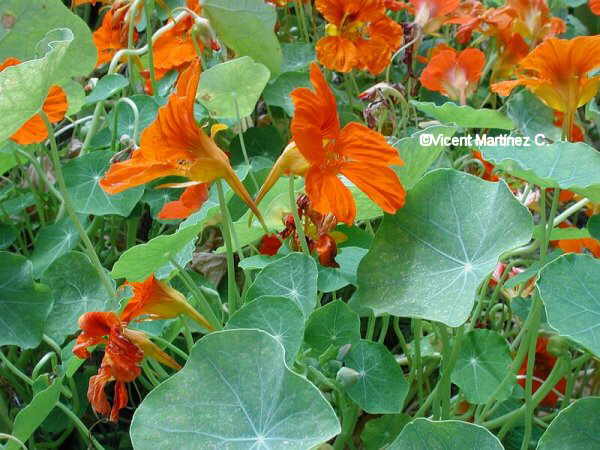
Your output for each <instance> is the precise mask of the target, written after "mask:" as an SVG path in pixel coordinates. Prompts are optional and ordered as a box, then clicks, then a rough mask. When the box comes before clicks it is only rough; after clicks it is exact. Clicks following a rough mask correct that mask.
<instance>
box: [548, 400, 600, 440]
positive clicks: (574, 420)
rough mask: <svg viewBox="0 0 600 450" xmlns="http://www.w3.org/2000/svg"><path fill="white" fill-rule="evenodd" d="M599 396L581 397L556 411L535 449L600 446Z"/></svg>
mask: <svg viewBox="0 0 600 450" xmlns="http://www.w3.org/2000/svg"><path fill="white" fill-rule="evenodd" d="M598 416H600V397H589V398H581V399H579V400H577V401H576V402H575V403H572V404H570V405H569V406H568V407H567V408H565V409H563V410H562V411H560V412H559V413H558V416H556V418H555V419H554V420H553V421H552V423H551V424H550V426H549V427H548V428H547V429H546V431H545V432H544V434H543V435H542V437H541V438H540V440H539V442H538V446H537V450H594V449H597V448H600V423H599V422H598Z"/></svg>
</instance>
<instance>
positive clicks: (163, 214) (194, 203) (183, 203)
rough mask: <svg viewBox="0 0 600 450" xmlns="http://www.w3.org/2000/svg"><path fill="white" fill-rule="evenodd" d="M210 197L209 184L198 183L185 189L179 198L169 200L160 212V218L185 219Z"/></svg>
mask: <svg viewBox="0 0 600 450" xmlns="http://www.w3.org/2000/svg"><path fill="white" fill-rule="evenodd" d="M206 199H208V184H206V183H202V184H196V185H194V186H190V187H188V188H186V189H185V191H183V193H182V194H181V197H180V198H179V200H175V201H172V202H169V203H167V204H165V205H164V206H163V208H162V209H161V211H160V212H159V213H158V217H159V218H160V219H185V218H187V217H189V216H190V214H192V213H194V212H196V211H198V210H199V209H200V208H201V207H202V205H203V204H204V202H205V201H206Z"/></svg>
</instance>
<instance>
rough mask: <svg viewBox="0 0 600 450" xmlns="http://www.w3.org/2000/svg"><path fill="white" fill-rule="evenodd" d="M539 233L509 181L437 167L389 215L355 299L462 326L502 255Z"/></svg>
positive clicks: (383, 310)
mask: <svg viewBox="0 0 600 450" xmlns="http://www.w3.org/2000/svg"><path fill="white" fill-rule="evenodd" d="M532 231H533V224H532V218H531V215H530V213H529V212H528V210H527V209H526V208H525V207H524V206H523V205H521V204H520V203H519V202H518V201H517V200H516V199H515V198H514V196H513V195H512V194H511V192H510V190H509V189H508V187H507V186H506V184H505V183H504V182H500V183H490V182H487V181H483V180H481V179H479V178H476V177H474V176H471V175H468V174H466V173H462V172H457V171H455V170H452V169H438V170H435V171H433V172H430V173H429V174H427V175H426V176H425V177H424V178H423V179H422V180H421V181H420V182H419V183H418V184H417V185H416V186H415V187H414V188H413V189H412V191H409V193H408V198H407V201H406V206H405V207H404V208H402V209H400V210H399V211H398V212H397V213H396V215H395V216H390V215H386V216H385V218H384V221H383V224H382V226H381V227H380V229H379V230H378V232H377V235H376V236H375V239H374V241H373V245H372V246H371V249H370V250H369V253H368V254H367V255H366V256H365V257H364V258H363V260H362V262H361V264H360V266H359V268H358V288H359V289H358V292H357V296H356V297H357V298H356V300H354V301H355V302H357V303H358V304H359V306H362V307H367V308H372V309H373V310H374V311H375V312H376V313H377V314H382V313H390V314H393V315H398V316H403V317H420V318H424V319H428V320H435V321H439V322H442V323H445V324H447V325H449V326H459V325H461V324H463V323H464V322H465V320H466V319H467V317H468V316H469V313H470V311H471V308H472V306H473V301H474V298H475V291H476V289H477V286H479V284H480V283H481V282H482V281H483V280H484V279H485V277H486V276H487V275H488V274H489V273H490V272H491V271H492V270H493V268H494V267H495V265H496V263H497V261H498V257H499V256H500V255H501V254H502V253H504V252H506V251H508V250H510V249H512V248H515V247H518V246H520V245H524V244H526V243H528V242H529V241H530V239H531V236H532ZM382 262H385V263H382Z"/></svg>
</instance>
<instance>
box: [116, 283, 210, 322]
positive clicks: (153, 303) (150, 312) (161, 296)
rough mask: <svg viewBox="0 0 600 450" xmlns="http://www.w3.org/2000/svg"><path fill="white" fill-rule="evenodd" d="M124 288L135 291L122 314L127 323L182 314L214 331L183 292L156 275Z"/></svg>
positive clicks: (128, 284) (170, 317)
mask: <svg viewBox="0 0 600 450" xmlns="http://www.w3.org/2000/svg"><path fill="white" fill-rule="evenodd" d="M123 286H130V287H131V288H132V289H133V297H132V298H131V299H130V300H129V302H128V303H127V306H126V307H125V309H124V310H123V314H121V319H122V320H123V321H125V322H130V321H132V320H134V319H136V318H138V320H156V319H173V318H174V317H177V316H178V315H180V314H185V315H187V316H189V317H190V318H192V319H194V320H195V321H196V322H198V323H199V324H200V325H201V326H203V327H204V328H206V329H207V330H213V329H214V328H213V327H212V325H211V324H210V323H208V321H207V320H206V319H205V318H204V316H203V315H202V314H200V313H199V312H198V311H196V310H195V309H194V308H193V307H192V306H191V305H190V304H189V303H188V302H187V300H186V299H185V297H184V296H183V295H182V294H181V292H179V291H177V290H175V289H173V288H172V287H171V286H169V285H168V284H167V283H165V282H163V281H159V280H157V279H156V278H154V275H150V276H149V277H148V278H147V279H146V280H145V281H142V282H127V283H125V284H124V285H123ZM139 318H142V319H139Z"/></svg>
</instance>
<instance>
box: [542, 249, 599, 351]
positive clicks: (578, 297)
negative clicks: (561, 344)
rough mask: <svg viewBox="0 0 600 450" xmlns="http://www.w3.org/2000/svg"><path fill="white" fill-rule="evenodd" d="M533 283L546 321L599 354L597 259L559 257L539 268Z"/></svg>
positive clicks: (588, 257) (581, 256) (572, 256)
mask: <svg viewBox="0 0 600 450" xmlns="http://www.w3.org/2000/svg"><path fill="white" fill-rule="evenodd" d="M537 285H538V288H539V290H540V295H541V297H542V300H543V302H544V306H545V307H546V314H547V316H548V324H549V325H550V326H551V327H552V328H554V329H555V330H556V331H558V332H559V333H560V334H561V335H563V336H567V337H570V338H571V339H573V340H574V341H575V342H577V343H579V344H581V345H583V346H584V347H586V348H588V349H589V350H590V351H592V352H593V353H595V354H596V355H600V261H599V260H597V259H595V258H592V257H590V256H587V255H575V254H567V255H564V256H561V257H560V258H558V259H556V260H554V261H553V262H551V263H550V264H548V265H546V266H545V267H544V268H543V269H542V271H541V273H540V278H539V280H538V283H537Z"/></svg>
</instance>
